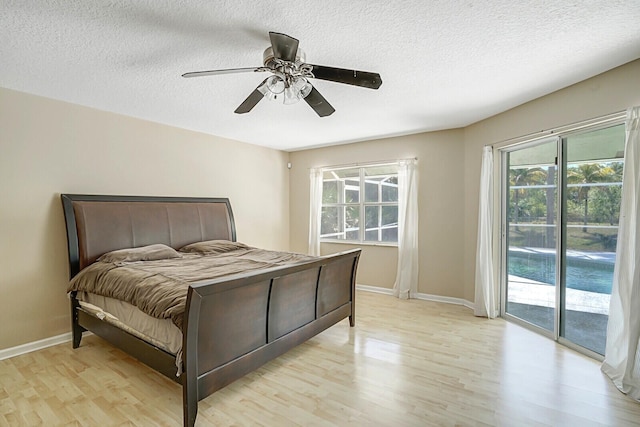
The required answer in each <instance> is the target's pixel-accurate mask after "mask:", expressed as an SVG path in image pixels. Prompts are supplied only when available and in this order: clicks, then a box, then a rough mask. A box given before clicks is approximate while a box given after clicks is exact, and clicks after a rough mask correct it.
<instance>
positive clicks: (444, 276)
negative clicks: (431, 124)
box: [289, 130, 464, 297]
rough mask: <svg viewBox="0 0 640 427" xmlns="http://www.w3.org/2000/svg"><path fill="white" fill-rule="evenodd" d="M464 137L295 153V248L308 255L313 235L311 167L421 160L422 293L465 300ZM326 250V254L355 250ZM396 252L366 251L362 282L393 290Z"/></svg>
mask: <svg viewBox="0 0 640 427" xmlns="http://www.w3.org/2000/svg"><path fill="white" fill-rule="evenodd" d="M462 138H463V132H462V131H461V130H449V131H443V132H431V133H422V134H416V135H409V136H403V137H396V138H388V139H380V140H375V141H367V142H361V143H355V144H346V145H339V146H333V147H326V148H319V149H314V150H305V151H297V152H293V153H291V156H290V159H291V163H292V169H291V177H290V181H289V185H290V187H289V188H290V195H289V199H290V215H289V216H290V218H291V229H290V230H291V232H290V236H291V249H292V250H294V251H301V252H306V251H307V246H308V232H309V168H311V167H318V166H331V165H342V164H350V163H357V162H377V161H387V160H397V159H406V158H413V157H417V158H418V174H419V182H418V189H419V200H418V206H419V216H420V219H419V227H420V238H419V245H420V254H419V260H420V277H419V285H418V292H421V293H426V294H434V295H442V296H450V297H462V296H463V294H464V289H463V287H462V284H463V279H462V269H461V268H460V264H461V262H462V253H461V249H462V247H463V228H464V227H463V224H462V220H463V218H464V215H463V212H462V210H463V208H464V198H463V194H464V186H463V184H464V171H463V169H462V168H463V164H464V163H463V156H464V146H463V143H462V142H463V139H462ZM351 247H352V246H350V245H345V244H325V243H323V244H322V245H321V250H322V252H323V253H332V252H338V251H340V250H346V249H347V248H351ZM397 256H398V253H397V249H396V248H393V247H382V246H363V252H362V256H361V259H360V265H359V267H358V278H357V280H358V283H359V284H363V285H370V286H378V287H383V288H392V287H393V283H394V281H395V276H396V266H397Z"/></svg>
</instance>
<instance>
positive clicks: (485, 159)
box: [473, 147, 497, 319]
mask: <svg viewBox="0 0 640 427" xmlns="http://www.w3.org/2000/svg"><path fill="white" fill-rule="evenodd" d="M492 230H493V148H492V147H484V149H483V151H482V169H481V172H480V204H479V208H478V245H477V250H476V297H475V298H476V299H475V304H474V305H475V308H474V310H473V313H474V314H475V315H476V316H481V317H488V318H489V319H493V318H494V317H496V316H497V307H496V300H495V280H494V274H493V245H492V242H491V240H492V233H493V231H492Z"/></svg>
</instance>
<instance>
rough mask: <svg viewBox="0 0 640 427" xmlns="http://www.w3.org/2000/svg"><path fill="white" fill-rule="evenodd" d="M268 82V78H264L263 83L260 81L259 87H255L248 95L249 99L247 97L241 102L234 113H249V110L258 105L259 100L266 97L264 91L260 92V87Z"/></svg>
mask: <svg viewBox="0 0 640 427" xmlns="http://www.w3.org/2000/svg"><path fill="white" fill-rule="evenodd" d="M266 82H267V79H264V80H263V81H262V83H260V84H259V85H258V87H257V88H255V89H254V90H253V92H251V94H249V96H248V97H247V99H245V100H244V101H243V102H242V104H240V105H239V106H238V108H236V110H235V111H234V113H236V114H244V113H248V112H249V111H251V110H252V109H253V107H255V106H256V104H258V102H260V100H261V99H262V98H264V95H263V94H262V92H260V90H259V89H260V88H261V87H262V86H264V84H265V83H266Z"/></svg>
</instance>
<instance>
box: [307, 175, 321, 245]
mask: <svg viewBox="0 0 640 427" xmlns="http://www.w3.org/2000/svg"><path fill="white" fill-rule="evenodd" d="M309 178H310V181H311V182H310V188H309V255H313V256H320V222H321V215H322V169H321V168H311V171H310V173H309Z"/></svg>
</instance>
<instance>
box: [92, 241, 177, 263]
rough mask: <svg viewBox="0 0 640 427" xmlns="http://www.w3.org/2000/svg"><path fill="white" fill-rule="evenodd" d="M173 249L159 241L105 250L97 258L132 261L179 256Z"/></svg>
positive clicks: (112, 260)
mask: <svg viewBox="0 0 640 427" xmlns="http://www.w3.org/2000/svg"><path fill="white" fill-rule="evenodd" d="M180 257H182V255H180V254H179V253H178V252H176V250H175V249H173V248H170V247H169V246H167V245H163V244H161V243H158V244H155V245H149V246H140V247H138V248H127V249H118V250H117V251H111V252H107V253H106V254H104V255H102V256H101V257H100V258H98V261H103V262H134V261H155V260H159V259H171V258H180Z"/></svg>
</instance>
